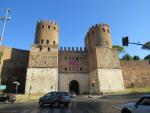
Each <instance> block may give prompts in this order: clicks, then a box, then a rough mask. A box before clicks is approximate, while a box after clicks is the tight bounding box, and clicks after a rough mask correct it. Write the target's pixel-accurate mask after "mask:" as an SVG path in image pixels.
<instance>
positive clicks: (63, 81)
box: [59, 73, 89, 94]
mask: <svg viewBox="0 0 150 113" xmlns="http://www.w3.org/2000/svg"><path fill="white" fill-rule="evenodd" d="M72 80H76V81H77V82H78V83H79V92H80V94H83V93H88V92H89V77H88V73H59V90H60V91H67V92H69V84H70V82H71V81H72Z"/></svg>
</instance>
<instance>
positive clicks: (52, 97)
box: [39, 92, 71, 107]
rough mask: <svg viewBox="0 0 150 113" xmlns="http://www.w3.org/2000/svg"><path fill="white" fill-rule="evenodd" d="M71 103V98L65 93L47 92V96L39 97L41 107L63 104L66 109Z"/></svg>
mask: <svg viewBox="0 0 150 113" xmlns="http://www.w3.org/2000/svg"><path fill="white" fill-rule="evenodd" d="M70 102H71V98H70V96H69V94H68V93H67V92H49V93H48V94H46V95H44V96H42V97H40V99H39V105H40V107H42V106H43V105H44V104H50V105H57V106H60V105H61V104H64V105H65V106H66V107H68V105H69V103H70Z"/></svg>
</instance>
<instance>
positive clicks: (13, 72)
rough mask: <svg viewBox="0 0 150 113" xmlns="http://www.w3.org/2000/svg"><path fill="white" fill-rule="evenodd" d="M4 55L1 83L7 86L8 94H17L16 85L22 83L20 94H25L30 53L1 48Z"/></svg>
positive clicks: (0, 66) (1, 65)
mask: <svg viewBox="0 0 150 113" xmlns="http://www.w3.org/2000/svg"><path fill="white" fill-rule="evenodd" d="M0 51H1V52H2V53H3V56H2V58H1V64H0V72H1V79H2V80H1V83H2V84H4V85H7V92H15V84H13V82H15V81H18V82H19V83H20V86H19V89H18V92H19V93H24V89H25V78H26V70H27V66H28V61H29V51H26V50H19V49H15V48H9V47H5V46H0Z"/></svg>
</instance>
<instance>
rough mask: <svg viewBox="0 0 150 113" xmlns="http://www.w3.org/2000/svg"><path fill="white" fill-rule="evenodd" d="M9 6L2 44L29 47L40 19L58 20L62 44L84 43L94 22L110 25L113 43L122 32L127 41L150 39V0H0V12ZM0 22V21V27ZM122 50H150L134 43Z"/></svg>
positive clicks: (143, 52) (142, 53)
mask: <svg viewBox="0 0 150 113" xmlns="http://www.w3.org/2000/svg"><path fill="white" fill-rule="evenodd" d="M8 7H9V8H11V9H12V12H11V14H10V16H11V17H12V20H10V21H9V22H8V23H7V25H6V30H5V33H4V40H3V45H5V46H9V47H14V48H18V49H25V50H29V49H30V48H31V45H32V44H33V41H34V34H35V25H36V22H37V21H38V20H40V19H47V20H54V21H56V22H57V23H58V24H59V26H60V34H59V36H60V37H59V38H60V41H59V45H60V46H63V47H65V46H66V47H69V46H70V47H83V46H84V37H85V35H86V32H87V31H88V29H89V27H90V26H92V25H94V24H96V23H107V24H109V25H110V27H111V34H112V40H113V45H121V44H122V43H121V40H122V37H124V36H129V40H130V42H141V43H145V42H146V41H150V0H0V16H4V15H5V11H6V8H8ZM2 26H3V22H2V21H0V31H1V30H2ZM125 50H126V52H128V53H129V54H131V55H138V56H140V57H141V58H143V57H144V56H146V55H147V54H150V51H146V50H142V49H141V47H140V46H136V45H129V47H125Z"/></svg>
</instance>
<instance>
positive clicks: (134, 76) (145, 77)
mask: <svg viewBox="0 0 150 113" xmlns="http://www.w3.org/2000/svg"><path fill="white" fill-rule="evenodd" d="M121 67H122V71H123V78H124V83H125V87H126V88H131V87H132V85H131V84H133V85H134V87H149V86H150V64H149V63H148V61H123V60H121Z"/></svg>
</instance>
